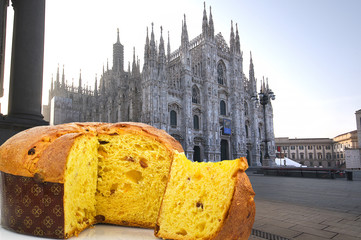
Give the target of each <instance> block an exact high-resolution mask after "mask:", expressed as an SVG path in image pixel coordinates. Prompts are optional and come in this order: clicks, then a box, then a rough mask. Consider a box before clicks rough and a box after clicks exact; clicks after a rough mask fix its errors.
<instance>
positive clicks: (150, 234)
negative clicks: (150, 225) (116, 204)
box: [0, 224, 159, 240]
mask: <svg viewBox="0 0 361 240" xmlns="http://www.w3.org/2000/svg"><path fill="white" fill-rule="evenodd" d="M35 239H49V238H38V237H33V236H29V235H23V234H19V233H15V232H11V231H9V230H6V229H4V228H3V227H2V226H1V225H0V240H35ZM70 239H72V240H83V239H94V240H100V239H101V240H108V239H109V240H113V239H114V240H115V239H116V240H156V239H158V240H159V238H156V237H155V236H154V230H152V229H142V228H132V227H122V226H114V225H105V224H97V225H95V226H94V227H93V228H88V229H86V230H84V231H83V232H81V233H80V234H79V236H78V237H71V238H70Z"/></svg>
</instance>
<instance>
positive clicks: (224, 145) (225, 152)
mask: <svg viewBox="0 0 361 240" xmlns="http://www.w3.org/2000/svg"><path fill="white" fill-rule="evenodd" d="M228 159H229V148H228V141H227V140H224V139H222V140H221V161H222V160H228Z"/></svg>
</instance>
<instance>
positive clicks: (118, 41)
mask: <svg viewBox="0 0 361 240" xmlns="http://www.w3.org/2000/svg"><path fill="white" fill-rule="evenodd" d="M117 43H120V40H119V28H117Z"/></svg>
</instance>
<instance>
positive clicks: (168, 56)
mask: <svg viewBox="0 0 361 240" xmlns="http://www.w3.org/2000/svg"><path fill="white" fill-rule="evenodd" d="M167 58H168V62H169V61H170V40H169V31H168V45H167Z"/></svg>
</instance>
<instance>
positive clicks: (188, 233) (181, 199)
mask: <svg viewBox="0 0 361 240" xmlns="http://www.w3.org/2000/svg"><path fill="white" fill-rule="evenodd" d="M247 167H248V165H247V162H246V159H245V158H240V159H235V160H227V161H221V162H216V163H213V162H209V163H199V162H191V161H189V160H188V159H187V158H186V156H185V155H184V153H178V154H176V156H175V158H174V161H173V163H172V168H171V172H170V179H169V182H168V184H167V188H166V192H165V194H164V197H163V201H162V205H161V209H160V212H159V217H158V220H157V226H156V228H155V235H156V236H157V237H161V238H163V239H179V240H181V239H182V240H192V239H207V240H210V239H214V240H215V239H219V240H224V239H248V237H249V236H250V233H251V229H252V226H253V223H254V218H255V203H254V191H253V189H252V186H251V184H250V182H249V179H248V177H247V175H246V174H245V172H244V171H245V170H246V168H247Z"/></svg>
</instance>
